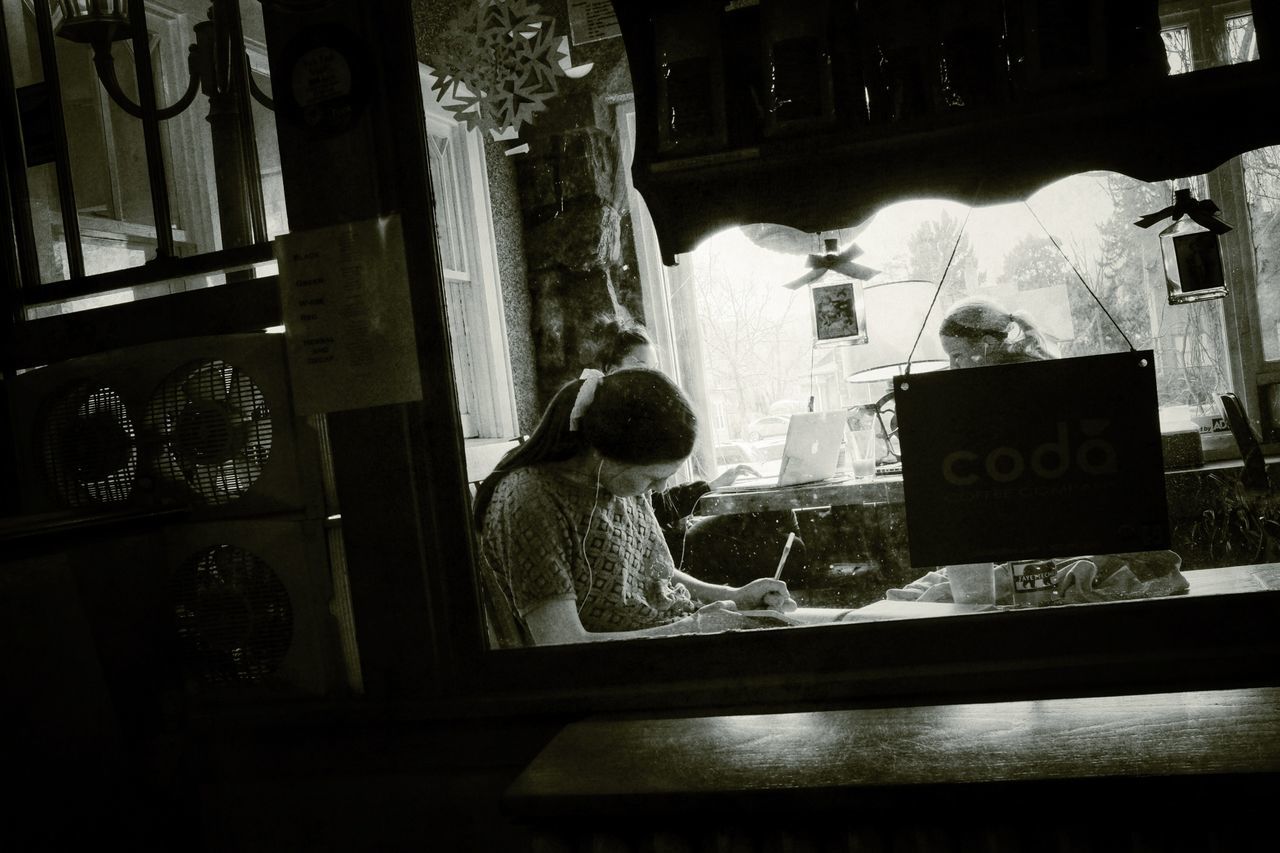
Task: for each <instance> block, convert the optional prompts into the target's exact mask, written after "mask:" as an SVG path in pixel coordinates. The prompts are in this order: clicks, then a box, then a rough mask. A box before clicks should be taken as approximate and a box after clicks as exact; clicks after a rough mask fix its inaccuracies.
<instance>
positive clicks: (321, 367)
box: [275, 216, 422, 415]
mask: <svg viewBox="0 0 1280 853" xmlns="http://www.w3.org/2000/svg"><path fill="white" fill-rule="evenodd" d="M275 255H276V261H277V262H278V263H279V265H280V299H281V302H282V305H281V308H282V311H283V315H284V326H285V343H286V350H287V352H288V358H289V373H290V377H291V379H292V383H293V402H294V408H295V409H297V411H298V412H299V413H301V414H304V415H313V414H319V413H322V412H337V411H342V410H345V409H361V408H366V407H369V406H380V405H384V404H388V403H407V402H411V401H414V400H421V399H422V382H421V378H420V376H419V373H418V349H417V343H416V337H415V335H414V327H413V310H412V305H411V303H410V298H409V275H408V272H407V270H406V267H405V255H404V233H403V230H402V226H401V224H400V217H398V216H388V217H384V218H381V219H371V220H367V221H365V222H353V223H348V224H344V225H335V226H332V227H329V228H317V229H315V230H312V231H299V232H295V233H292V234H282V235H281V236H279V237H277V238H276V240H275Z"/></svg>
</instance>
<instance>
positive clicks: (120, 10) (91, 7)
mask: <svg viewBox="0 0 1280 853" xmlns="http://www.w3.org/2000/svg"><path fill="white" fill-rule="evenodd" d="M49 11H50V12H51V13H52V15H53V25H54V32H55V33H56V34H57V35H58V36H61V37H62V38H64V39H67V40H69V41H76V42H84V43H86V44H92V43H95V42H104V41H108V42H109V41H119V40H121V39H126V38H129V37H130V36H131V35H132V28H131V27H130V25H129V0H50V2H49Z"/></svg>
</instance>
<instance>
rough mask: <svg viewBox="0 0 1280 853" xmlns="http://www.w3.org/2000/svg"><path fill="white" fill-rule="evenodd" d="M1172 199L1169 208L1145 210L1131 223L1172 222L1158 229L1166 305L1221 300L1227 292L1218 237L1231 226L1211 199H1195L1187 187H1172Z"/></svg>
mask: <svg viewBox="0 0 1280 853" xmlns="http://www.w3.org/2000/svg"><path fill="white" fill-rule="evenodd" d="M1173 198H1174V201H1173V204H1171V205H1170V206H1169V207H1166V208H1164V209H1163V210H1157V211H1156V212H1154V213H1148V214H1147V215H1146V216H1144V217H1142V218H1141V219H1139V220H1138V221H1137V222H1135V223H1134V225H1137V226H1138V227H1139V228H1150V227H1151V226H1152V225H1155V224H1156V223H1157V222H1160V221H1161V220H1163V219H1166V218H1168V217H1172V218H1173V223H1172V224H1170V225H1169V226H1168V227H1167V228H1165V229H1164V230H1163V231H1161V232H1160V255H1161V256H1162V257H1163V259H1164V278H1165V287H1166V288H1167V290H1168V292H1169V304H1170V305H1180V304H1182V303H1185V302H1200V301H1201V300H1204V299H1221V298H1223V297H1224V296H1226V295H1227V285H1226V276H1225V274H1224V272H1223V268H1222V246H1221V245H1220V244H1219V241H1218V237H1219V236H1220V235H1222V234H1225V233H1227V232H1228V231H1230V230H1231V226H1230V225H1228V224H1227V223H1226V222H1223V221H1222V218H1221V217H1219V216H1218V206H1217V205H1216V204H1214V203H1213V201H1212V200H1211V199H1207V198H1206V199H1197V198H1195V197H1193V196H1192V195H1191V190H1189V189H1180V190H1176V191H1175V192H1174V194H1173Z"/></svg>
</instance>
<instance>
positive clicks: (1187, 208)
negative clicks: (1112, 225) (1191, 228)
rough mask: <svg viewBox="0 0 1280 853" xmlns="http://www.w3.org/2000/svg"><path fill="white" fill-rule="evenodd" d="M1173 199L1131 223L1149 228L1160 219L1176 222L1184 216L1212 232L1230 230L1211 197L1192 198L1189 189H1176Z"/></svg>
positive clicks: (1224, 232) (1223, 232)
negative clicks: (1165, 205)
mask: <svg viewBox="0 0 1280 853" xmlns="http://www.w3.org/2000/svg"><path fill="white" fill-rule="evenodd" d="M1173 199H1174V201H1173V204H1171V205H1169V206H1168V207H1166V208H1164V209H1163V210H1157V211H1156V212H1154V213H1148V214H1147V215H1145V216H1143V217H1142V218H1141V219H1138V220H1137V221H1135V222H1134V223H1133V224H1134V225H1137V226H1138V227H1139V228H1150V227H1151V226H1152V225H1155V224H1156V223H1157V222H1159V221H1161V220H1162V219H1168V218H1172V219H1173V221H1174V222H1177V221H1178V220H1179V219H1181V218H1182V217H1184V216H1185V217H1187V218H1188V219H1190V220H1191V221H1192V222H1194V223H1196V224H1197V225H1199V226H1201V227H1203V228H1207V229H1208V230H1209V231H1211V232H1212V233H1214V234H1226V233H1227V232H1228V231H1230V230H1231V226H1230V225H1228V224H1227V223H1225V222H1223V221H1222V220H1221V219H1220V218H1219V217H1218V206H1217V205H1216V204H1214V203H1213V199H1208V198H1205V199H1197V198H1194V197H1193V196H1192V195H1191V190H1177V191H1176V192H1174V194H1173Z"/></svg>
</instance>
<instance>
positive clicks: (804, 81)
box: [615, 0, 1280, 263]
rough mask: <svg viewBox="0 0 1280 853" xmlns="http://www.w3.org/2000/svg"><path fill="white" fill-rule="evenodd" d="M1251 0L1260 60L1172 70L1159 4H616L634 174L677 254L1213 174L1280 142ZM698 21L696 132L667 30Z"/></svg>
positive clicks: (1266, 42) (1269, 37) (1270, 60)
mask: <svg viewBox="0 0 1280 853" xmlns="http://www.w3.org/2000/svg"><path fill="white" fill-rule="evenodd" d="M1257 5H1258V6H1259V7H1260V8H1259V11H1258V12H1257V14H1256V16H1255V17H1256V25H1257V31H1258V44H1259V45H1260V48H1261V50H1262V59H1260V60H1256V61H1252V62H1247V63H1242V64H1237V65H1231V66H1225V67H1219V68H1209V69H1206V70H1202V71H1194V72H1191V73H1187V74H1178V75H1169V74H1168V73H1167V66H1166V65H1165V63H1164V56H1163V48H1162V42H1161V36H1160V31H1159V21H1160V19H1159V15H1158V3H1157V0H1139V2H1135V3H1123V4H1118V3H1106V4H1102V3H1063V2H1061V0H984V2H982V3H978V4H972V3H965V4H964V9H965V11H966V12H971V14H969V15H968V16H967V17H958V16H957V15H956V14H955V9H956V8H958V6H957V4H956V3H954V2H947V0H930V2H924V0H915V2H894V3H875V2H861V3H858V4H853V3H834V2H825V0H803V2H801V0H796V4H795V5H794V6H792V5H789V6H788V7H787V9H786V11H785V12H781V11H779V10H777V9H775V8H774V4H770V3H767V2H763V0H760V2H729V3H711V4H708V3H705V2H700V3H691V2H673V0H655V2H652V3H615V9H616V11H617V15H618V20H619V23H620V24H621V27H622V34H623V38H624V41H625V44H626V49H627V54H628V58H629V61H630V63H631V75H632V82H633V85H634V89H635V100H636V113H637V116H638V128H637V144H636V155H635V160H634V162H633V164H632V173H633V178H634V182H635V185H636V187H637V188H638V189H639V190H640V192H641V193H642V194H643V196H644V198H645V201H646V202H647V204H648V206H649V209H650V212H651V213H652V215H653V220H654V225H655V227H656V229H657V232H658V240H659V243H660V246H661V249H662V254H663V258H664V260H665V261H666V262H667V263H673V262H674V258H675V255H677V254H679V253H681V252H685V251H688V250H690V249H692V248H693V247H694V246H696V245H697V244H698V243H699V242H700V241H701V240H702V239H703V238H704V237H706V236H709V235H710V234H712V233H714V232H715V231H717V230H719V229H721V228H724V227H727V226H730V225H734V224H741V223H754V222H773V223H779V224H784V225H790V226H793V227H796V228H800V229H803V230H805V231H820V230H827V229H835V228H840V227H845V226H848V225H850V224H852V223H856V222H858V221H861V220H863V219H865V218H866V217H867V216H869V215H870V214H872V213H873V212H874V211H875V210H876V209H878V208H879V207H881V206H883V205H885V204H887V203H890V202H892V201H894V200H897V199H900V198H909V197H920V196H932V197H943V198H949V199H954V200H957V201H963V202H969V203H994V202H1000V201H1009V200H1015V199H1019V198H1025V197H1026V196H1028V195H1029V194H1031V193H1032V192H1034V191H1035V190H1036V189H1038V188H1039V187H1041V186H1043V185H1045V184H1047V183H1049V182H1051V181H1053V180H1056V179H1058V178H1061V177H1064V176H1066V175H1070V174H1074V173H1078V172H1083V171H1088V170H1093V169H1106V170H1111V171H1117V172H1122V173H1124V174H1127V175H1130V176H1132V177H1135V178H1138V179H1141V180H1147V181H1153V180H1164V179H1168V178H1172V177H1179V176H1185V175H1193V174H1199V173H1203V172H1206V171H1209V170H1210V169H1212V168H1214V167H1215V166H1217V165H1218V164H1220V163H1221V162H1223V161H1224V160H1226V159H1228V158H1229V157H1231V156H1234V155H1236V154H1238V153H1240V152H1241V151H1247V150H1251V149H1254V148H1258V147H1261V146H1264V145H1269V144H1274V143H1277V142H1280V110H1277V109H1276V108H1275V106H1274V103H1275V101H1276V98H1277V95H1278V94H1280V86H1278V85H1277V84H1278V83H1280V68H1278V66H1280V56H1276V55H1275V54H1276V53H1277V51H1275V50H1274V49H1271V51H1270V53H1271V55H1268V48H1269V47H1270V45H1272V44H1274V38H1275V36H1274V30H1273V27H1274V22H1273V21H1272V19H1271V17H1270V15H1271V14H1272V13H1271V12H1268V11H1265V9H1266V7H1267V4H1257ZM850 9H854V11H850ZM690 10H695V12H696V14H694V13H693V12H690ZM682 16H683V17H682ZM1073 16H1074V17H1073ZM690 17H692V19H694V20H696V22H697V31H698V34H699V35H698V38H699V39H707V38H711V39H713V41H714V42H715V43H714V44H711V45H704V46H703V47H702V48H701V49H700V52H699V53H698V55H699V57H700V61H702V62H703V65H707V66H708V67H707V68H705V69H704V72H703V74H704V75H705V76H703V77H700V78H698V79H700V80H701V81H702V85H700V86H699V87H697V88H696V90H697V91H699V92H701V93H702V100H701V101H699V103H698V110H697V112H698V114H699V115H700V116H703V117H704V120H703V121H701V122H693V123H691V124H690V126H691V128H692V130H693V131H696V132H697V134H698V136H697V139H696V140H691V141H690V142H688V143H682V141H681V140H680V139H678V138H673V133H675V134H676V137H678V131H673V126H672V118H673V116H672V113H671V94H670V91H671V86H672V78H671V76H670V75H671V71H672V69H671V65H670V63H664V62H663V61H662V60H661V57H664V56H671V55H673V54H672V51H673V50H676V48H673V47H671V46H670V45H669V44H668V42H669V41H670V40H671V39H672V38H673V36H672V35H671V33H672V32H673V31H678V32H680V33H681V35H682V36H687V35H688V31H686V30H679V29H678V28H676V30H673V28H672V25H671V22H672V21H674V20H683V19H687V18H690ZM1051 27H1057V28H1058V29H1057V30H1054V29H1052V28H1051ZM677 41H679V42H680V44H679V45H677V47H678V48H679V50H676V52H679V53H680V55H682V56H683V55H685V54H688V53H690V51H691V48H690V46H689V44H688V43H686V42H688V39H687V38H683V39H678V40H677ZM809 50H811V51H814V55H813V56H804V55H801V54H802V53H803V52H804V51H809ZM708 64H709V65H708ZM851 81H852V82H851ZM686 83H687V81H686ZM786 86H791V87H792V88H793V91H794V93H795V94H794V95H788V93H787V91H786V90H785V87H786ZM685 91H688V87H686V89H685ZM690 115H693V114H692V113H690Z"/></svg>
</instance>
